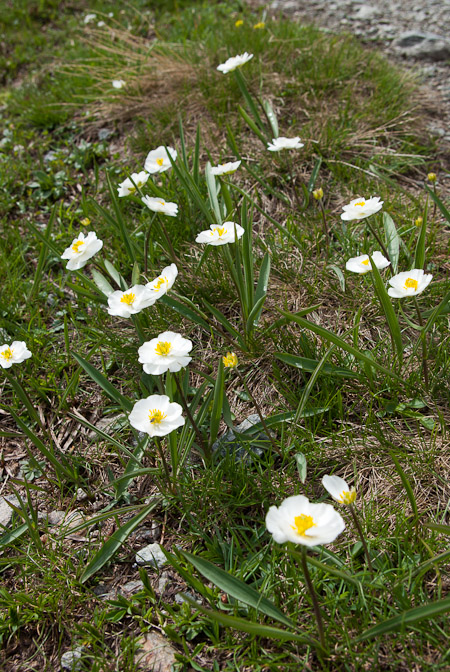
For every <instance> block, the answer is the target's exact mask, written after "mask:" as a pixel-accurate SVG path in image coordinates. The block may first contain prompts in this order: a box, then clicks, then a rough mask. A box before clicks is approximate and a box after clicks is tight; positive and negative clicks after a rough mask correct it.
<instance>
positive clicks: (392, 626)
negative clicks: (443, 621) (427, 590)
mask: <svg viewBox="0 0 450 672" xmlns="http://www.w3.org/2000/svg"><path fill="white" fill-rule="evenodd" d="M447 611H450V597H446V598H444V599H442V600H436V601H435V602H430V603H429V604H424V605H422V606H420V607H414V608H413V609H409V610H408V611H404V612H402V613H401V614H398V615H397V616H393V617H392V618H388V619H387V620H386V621H383V622H382V623H378V625H374V626H373V627H372V628H369V629H368V630H366V631H365V632H363V634H362V635H360V636H359V637H356V639H355V640H354V641H355V642H362V641H364V640H365V639H370V638H371V637H379V636H380V635H384V634H385V633H386V632H393V631H395V630H404V629H405V627H406V626H409V625H412V624H414V623H418V622H419V621H423V620H425V619H426V620H429V619H432V618H435V617H436V616H439V615H440V614H444V613H446V612H447Z"/></svg>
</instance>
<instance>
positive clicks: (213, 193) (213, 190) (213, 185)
mask: <svg viewBox="0 0 450 672" xmlns="http://www.w3.org/2000/svg"><path fill="white" fill-rule="evenodd" d="M205 176H206V186H207V188H208V196H209V202H210V203H211V208H212V209H213V210H214V214H215V216H216V221H217V224H222V213H221V211H220V206H219V201H218V199H217V191H218V189H217V182H216V178H215V177H214V175H213V174H212V171H211V164H210V162H209V161H208V163H207V164H206V168H205Z"/></svg>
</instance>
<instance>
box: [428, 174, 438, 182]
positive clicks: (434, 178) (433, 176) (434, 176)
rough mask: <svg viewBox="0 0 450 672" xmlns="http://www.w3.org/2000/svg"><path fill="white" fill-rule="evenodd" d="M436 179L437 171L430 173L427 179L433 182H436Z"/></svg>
mask: <svg viewBox="0 0 450 672" xmlns="http://www.w3.org/2000/svg"><path fill="white" fill-rule="evenodd" d="M436 179H437V178H436V173H428V175H427V180H428V181H429V182H432V183H433V184H434V182H436Z"/></svg>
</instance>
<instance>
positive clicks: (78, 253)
mask: <svg viewBox="0 0 450 672" xmlns="http://www.w3.org/2000/svg"><path fill="white" fill-rule="evenodd" d="M102 247H103V241H102V240H99V239H98V238H97V234H95V233H94V232H93V231H89V232H88V234H87V235H86V236H85V235H84V233H83V232H80V233H79V234H78V237H77V238H75V239H74V240H73V241H72V245H71V246H70V247H67V248H66V249H65V250H64V252H63V253H62V255H61V259H68V260H69V261H68V262H67V266H66V268H67V270H69V271H78V269H80V268H83V266H84V265H85V264H86V263H87V261H88V260H89V259H90V258H91V257H93V256H94V254H97V252H98V251H99V250H101V249H102Z"/></svg>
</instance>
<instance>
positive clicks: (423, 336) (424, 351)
mask: <svg viewBox="0 0 450 672" xmlns="http://www.w3.org/2000/svg"><path fill="white" fill-rule="evenodd" d="M413 298H414V305H415V307H416V311H417V318H418V320H419V324H420V326H421V327H422V329H423V319H422V315H421V312H420V308H419V304H418V302H417V297H416V296H414V297H413ZM420 338H421V340H422V367H423V377H424V379H425V389H426V391H427V392H428V389H429V383H428V380H429V379H428V362H427V336H426V334H424V333H423V331H422V332H421V333H420Z"/></svg>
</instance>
